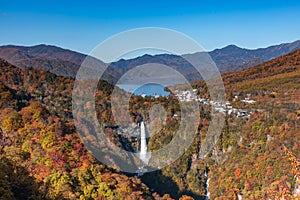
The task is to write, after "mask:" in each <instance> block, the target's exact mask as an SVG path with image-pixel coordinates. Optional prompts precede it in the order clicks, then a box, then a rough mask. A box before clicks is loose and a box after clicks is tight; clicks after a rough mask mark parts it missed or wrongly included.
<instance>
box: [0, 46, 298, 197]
mask: <svg viewBox="0 0 300 200" xmlns="http://www.w3.org/2000/svg"><path fill="white" fill-rule="evenodd" d="M299 60H300V50H297V51H294V52H292V53H290V54H288V55H285V56H281V57H279V58H275V59H273V60H271V61H268V62H266V63H263V64H260V65H257V66H255V67H251V68H248V69H245V70H242V71H239V72H233V73H227V74H224V75H223V79H224V83H225V87H226V90H227V97H228V100H229V101H230V103H231V105H232V106H234V107H235V108H239V109H244V110H249V111H251V112H252V114H251V116H250V117H249V118H248V119H244V118H237V117H235V116H233V115H225V117H226V119H225V126H224V128H223V130H222V133H221V136H220V139H219V140H218V142H217V144H216V146H215V148H214V149H213V151H212V152H211V153H209V154H208V156H207V157H206V158H205V159H201V158H200V157H199V146H200V145H201V142H202V141H203V139H204V138H205V137H206V134H207V131H208V127H209V124H210V117H211V112H212V111H211V108H212V107H211V106H210V105H205V104H200V110H201V113H198V114H199V127H198V131H197V132H196V133H195V140H194V141H193V143H192V145H191V146H190V147H189V148H188V149H186V152H185V153H184V155H182V156H181V157H180V158H179V159H178V160H176V161H174V162H173V163H172V164H171V165H169V166H167V167H166V168H163V169H161V170H157V171H154V172H150V173H146V174H145V175H144V176H142V177H141V178H137V177H135V176H134V175H132V174H123V173H120V172H118V170H115V169H111V168H108V167H106V166H104V165H103V164H101V163H99V162H98V161H97V160H96V159H95V158H94V157H93V156H92V155H91V154H90V153H89V152H88V151H87V149H86V148H85V147H84V145H83V144H82V142H81V140H80V138H79V136H78V133H77V132H76V130H75V127H74V123H73V119H72V114H71V106H72V105H71V92H72V89H73V84H74V79H73V78H66V77H62V76H57V75H55V74H52V73H50V72H45V71H42V70H38V69H20V68H18V67H15V66H13V65H11V64H9V63H8V62H6V61H4V60H0V94H1V99H0V169H1V171H0V177H1V180H5V181H2V182H1V183H0V196H2V197H4V198H5V199H24V198H29V197H31V198H32V199H80V198H81V199H157V200H164V199H169V200H170V199H180V198H181V199H182V200H183V199H192V198H194V199H203V200H204V199H206V195H207V183H208V180H209V191H210V197H211V199H238V196H242V198H243V199H268V198H269V199H277V198H286V199H292V198H293V195H294V190H295V189H296V188H297V187H298V185H297V184H298V183H297V181H296V178H295V177H297V176H298V175H297V174H299V166H297V162H295V161H297V159H299V158H300V154H299V152H300V146H299V143H298V141H299V140H300V138H299V134H297V133H298V130H299V126H300V124H299V114H298V113H297V111H298V110H300V102H299V94H300V91H299V90H300V88H299V65H300V63H299ZM123 62H124V61H123ZM193 87H194V88H197V89H199V91H200V94H201V95H203V96H208V94H207V93H205V83H204V82H203V81H198V82H195V83H193ZM87 89H88V88H87ZM112 90H113V85H111V84H109V83H107V82H105V81H101V82H100V83H99V88H98V91H97V92H96V94H95V97H96V109H97V115H98V120H99V121H100V122H101V123H105V124H106V125H107V127H106V129H105V131H106V134H107V137H108V138H109V139H110V140H111V141H113V142H114V143H115V144H116V145H117V146H119V147H123V148H125V149H127V150H129V151H134V149H136V148H137V146H138V144H137V141H136V140H135V139H133V138H132V137H130V133H127V135H129V137H126V136H121V135H119V134H118V131H120V130H121V128H115V127H117V125H118V124H116V122H115V121H114V117H113V116H112V110H111V105H110V98H111V94H112ZM119 92H120V93H119V94H120V96H124V95H125V94H124V93H122V92H124V91H119ZM82 93H83V94H84V93H85V91H82ZM236 96H237V98H236ZM246 97H248V98H251V99H253V100H255V103H254V104H247V103H244V102H242V101H241V100H242V99H244V98H246ZM117 102H118V104H120V105H119V106H122V101H117ZM155 104H159V105H162V106H163V107H165V108H166V113H165V116H164V117H165V121H164V122H163V126H162V127H160V125H159V124H160V123H161V122H160V121H159V120H160V119H155V123H154V125H153V126H152V127H151V130H158V132H157V133H156V134H155V135H153V137H151V138H150V139H149V141H148V148H149V149H150V150H151V151H152V150H157V149H159V148H161V147H163V146H164V145H166V144H168V143H169V142H170V141H171V140H172V138H173V137H174V135H175V134H176V132H177V130H178V126H179V124H180V122H181V121H180V104H179V101H178V99H176V98H175V97H173V96H170V97H168V98H163V97H161V98H157V99H155V98H151V97H145V98H142V97H140V96H134V95H133V96H131V98H130V120H131V121H132V123H134V124H136V123H138V122H139V121H140V118H141V117H143V118H144V121H145V122H146V123H149V120H150V114H149V111H150V109H151V107H152V106H153V105H155ZM87 106H88V105H87ZM161 114H162V113H160V114H159V115H161ZM176 115H177V116H178V117H177V116H176ZM217 116H218V117H221V116H222V114H221V113H219V114H218V115H217ZM118 117H120V118H121V120H128V119H127V118H126V117H127V116H126V115H125V114H124V113H120V116H118ZM188 128H189V127H185V131H189V129H188ZM124 130H125V131H128V130H129V129H128V128H127V129H122V131H124ZM177 150H178V149H172V151H177ZM108 159H111V160H113V158H108ZM295 163H296V164H295ZM20 179H21V180H20ZM3 188H4V189H3ZM4 190H5V191H8V192H5V193H4V192H3V191H4Z"/></svg>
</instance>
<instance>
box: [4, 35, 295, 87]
mask: <svg viewBox="0 0 300 200" xmlns="http://www.w3.org/2000/svg"><path fill="white" fill-rule="evenodd" d="M299 48H300V40H297V41H295V42H292V43H282V44H279V45H273V46H269V47H266V48H258V49H246V48H241V47H238V46H236V45H233V44H231V45H228V46H225V47H224V48H220V49H215V50H213V51H209V52H196V53H193V54H186V55H188V56H189V57H191V58H194V59H197V58H199V57H198V56H200V55H201V54H203V53H208V54H209V55H210V57H211V58H212V60H213V61H214V62H215V64H216V66H217V67H218V69H219V71H220V72H221V73H226V72H233V71H239V70H243V69H246V68H248V67H252V66H255V65H258V64H260V63H263V62H266V61H269V60H271V59H272V58H275V57H279V56H281V55H285V54H288V53H290V52H292V51H294V50H296V49H299ZM186 55H182V56H178V55H173V54H158V55H148V54H144V55H142V56H138V57H136V58H132V59H120V60H118V61H116V62H113V63H110V64H105V63H103V62H102V61H100V60H98V59H96V60H97V62H99V64H101V65H108V69H107V70H106V72H105V73H106V75H107V77H108V78H107V79H110V80H109V81H110V82H112V83H115V81H116V79H119V78H120V77H121V76H122V75H123V74H124V73H126V72H127V71H129V70H130V69H132V68H134V67H136V66H139V65H143V64H147V63H158V64H163V65H167V66H169V67H171V68H173V69H175V70H177V71H179V72H180V73H181V74H182V75H184V76H185V77H186V78H187V80H188V81H190V82H193V81H197V80H199V76H195V73H197V71H196V70H195V69H194V67H193V66H192V65H191V64H190V63H188V62H187V61H186V60H185V59H184V58H183V57H184V56H186ZM86 56H87V55H85V54H82V53H78V52H76V51H72V50H68V49H64V48H61V47H57V46H54V45H46V44H40V45H35V46H17V45H5V46H0V58H3V59H5V60H7V61H8V62H10V63H12V64H13V65H15V66H18V67H20V68H30V67H32V68H38V69H42V70H46V71H50V72H53V73H55V74H56V75H60V76H66V77H75V76H76V73H77V71H78V69H79V68H80V65H81V63H82V62H83V61H84V59H85V58H86Z"/></svg>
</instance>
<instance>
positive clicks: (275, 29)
mask: <svg viewBox="0 0 300 200" xmlns="http://www.w3.org/2000/svg"><path fill="white" fill-rule="evenodd" d="M0 26H1V29H0V45H5V44H17V45H35V44H40V43H43V44H52V45H57V46H61V47H64V48H69V49H72V50H75V51H79V52H83V53H88V52H90V51H91V50H92V49H93V48H94V47H95V46H96V45H97V44H99V43H100V42H101V41H103V40H104V39H106V38H107V37H109V36H111V35H114V34H117V33H119V32H121V31H125V30H128V29H132V28H139V27H149V26H151V27H164V28H170V29H174V30H176V31H180V32H182V33H184V34H186V35H188V36H190V37H192V38H194V39H195V40H196V41H197V42H198V43H199V44H201V45H202V46H203V47H204V48H205V49H206V50H212V49H215V48H221V47H224V46H226V45H228V44H236V45H238V46H241V47H245V48H251V49H253V48H258V47H266V46H269V45H273V44H279V43H283V42H292V41H295V40H298V39H300V1H297V0H294V1H284V0H282V1H275V0H273V1H269V0H267V1H264V0H259V1H257V0H252V1H242V0H240V1H230V0H229V1H210V0H206V1H200V0H198V1H197V0H195V1H193V0H192V1H175V0H173V1H169V0H165V1H164V0H161V1H153V0H152V1H142V0H139V1H136V0H132V1H113V0H110V1H105V2H102V1H76V0H73V1H64V0H60V1H58V0H43V1H42V0H40V1H34V0H27V1H16V0H0Z"/></svg>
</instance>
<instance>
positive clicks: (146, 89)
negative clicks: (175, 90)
mask: <svg viewBox="0 0 300 200" xmlns="http://www.w3.org/2000/svg"><path fill="white" fill-rule="evenodd" d="M117 86H118V87H120V88H122V89H123V90H125V91H127V92H131V93H133V94H135V95H142V94H145V95H147V96H156V95H160V96H168V95H169V94H170V92H167V91H164V86H162V85H159V84H145V85H133V84H118V85H117Z"/></svg>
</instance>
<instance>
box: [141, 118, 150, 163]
mask: <svg viewBox="0 0 300 200" xmlns="http://www.w3.org/2000/svg"><path fill="white" fill-rule="evenodd" d="M140 159H141V160H142V161H143V162H144V163H146V164H147V163H148V160H149V158H148V155H147V141H146V131H145V124H144V122H143V121H142V122H141V151H140Z"/></svg>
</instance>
